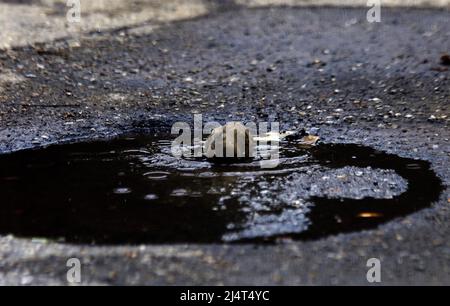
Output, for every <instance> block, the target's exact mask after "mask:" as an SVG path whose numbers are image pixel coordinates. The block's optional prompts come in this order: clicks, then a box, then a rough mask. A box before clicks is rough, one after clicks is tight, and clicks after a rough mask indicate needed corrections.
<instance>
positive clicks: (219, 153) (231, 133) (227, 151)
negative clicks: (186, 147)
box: [205, 122, 319, 160]
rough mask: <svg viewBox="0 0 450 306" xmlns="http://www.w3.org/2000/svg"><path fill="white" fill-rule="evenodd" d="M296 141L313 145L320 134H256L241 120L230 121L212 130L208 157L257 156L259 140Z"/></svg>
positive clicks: (206, 145) (207, 142)
mask: <svg viewBox="0 0 450 306" xmlns="http://www.w3.org/2000/svg"><path fill="white" fill-rule="evenodd" d="M283 139H285V140H287V141H296V142H297V144H298V145H299V146H303V147H311V146H314V145H316V144H317V142H318V141H319V137H318V136H314V135H309V134H308V133H306V132H305V131H304V130H300V131H297V132H293V131H287V132H284V133H278V132H269V133H266V134H264V135H263V136H255V135H254V134H253V133H252V131H251V130H250V129H249V128H248V127H246V126H244V125H243V124H242V123H240V122H228V123H227V124H225V125H224V126H220V127H217V128H215V129H213V130H212V132H211V134H210V135H209V136H208V138H207V139H206V142H205V153H206V154H205V155H206V157H207V158H211V159H219V160H224V159H225V158H226V159H229V160H235V159H249V158H253V157H255V150H256V144H257V143H258V142H261V141H264V142H273V141H276V142H279V141H281V140H283Z"/></svg>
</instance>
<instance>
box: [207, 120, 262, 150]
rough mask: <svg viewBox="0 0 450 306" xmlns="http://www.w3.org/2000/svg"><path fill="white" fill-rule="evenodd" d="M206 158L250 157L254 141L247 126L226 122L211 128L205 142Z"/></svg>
mask: <svg viewBox="0 0 450 306" xmlns="http://www.w3.org/2000/svg"><path fill="white" fill-rule="evenodd" d="M205 148H206V150H205V152H206V157H207V158H230V159H236V158H244V159H246V158H252V157H253V156H254V154H253V153H254V148H255V141H254V140H253V134H252V132H251V130H250V129H249V128H247V127H246V126H244V125H243V124H242V123H240V122H228V123H227V124H225V125H224V126H220V127H217V128H215V129H213V130H212V132H211V134H210V135H209V136H208V138H207V139H206V142H205Z"/></svg>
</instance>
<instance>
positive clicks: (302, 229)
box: [0, 136, 442, 244]
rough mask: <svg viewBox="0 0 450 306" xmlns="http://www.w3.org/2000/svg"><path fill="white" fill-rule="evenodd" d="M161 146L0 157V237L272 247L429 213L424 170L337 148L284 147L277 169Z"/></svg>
mask: <svg viewBox="0 0 450 306" xmlns="http://www.w3.org/2000/svg"><path fill="white" fill-rule="evenodd" d="M167 139H170V138H169V137H168V136H167V137H160V138H158V137H155V136H136V137H130V136H127V137H121V138H118V139H114V140H109V141H97V142H86V143H78V144H68V145H58V146H51V147H49V148H46V149H40V150H28V151H22V152H17V153H13V154H8V155H3V156H0V192H1V194H2V201H1V204H0V233H1V234H13V235H16V236H20V237H45V238H49V239H55V240H62V241H66V242H71V243H90V244H141V243H176V242H195V243H213V242H250V241H251V242H272V241H277V240H278V239H315V238H320V237H324V236H327V235H331V234H337V233H345V232H351V231H358V230H362V229H369V228H374V227H376V226H377V225H379V224H381V223H384V222H386V221H388V220H391V219H393V218H396V217H400V216H404V215H407V214H410V213H412V212H415V211H417V210H419V209H422V208H425V207H428V206H430V204H431V203H432V202H434V201H436V200H438V197H439V195H440V192H441V191H442V186H441V182H440V181H439V179H438V178H437V177H436V175H435V174H434V173H433V172H432V171H431V170H430V165H429V163H427V162H425V161H419V160H412V159H407V158H401V157H398V156H395V155H390V154H386V153H383V152H379V151H376V150H374V149H371V148H368V147H363V146H358V145H345V144H321V145H318V146H316V147H312V148H305V147H302V146H301V145H299V144H298V143H296V142H295V141H291V142H284V143H282V149H281V152H280V154H281V163H280V165H279V166H278V167H277V168H275V169H261V168H260V167H259V163H258V162H246V163H235V164H233V163H231V164H226V165H225V164H223V165H221V164H213V163H210V162H208V161H207V160H195V159H176V158H174V157H172V156H171V154H170V142H169V141H167Z"/></svg>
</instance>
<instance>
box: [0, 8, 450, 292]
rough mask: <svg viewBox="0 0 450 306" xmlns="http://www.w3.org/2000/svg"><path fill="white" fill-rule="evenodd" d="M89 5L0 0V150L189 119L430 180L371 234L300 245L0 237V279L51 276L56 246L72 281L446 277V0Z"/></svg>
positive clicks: (449, 110) (438, 281)
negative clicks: (77, 268) (371, 151)
mask: <svg viewBox="0 0 450 306" xmlns="http://www.w3.org/2000/svg"><path fill="white" fill-rule="evenodd" d="M100 2H101V1H99V2H95V1H94V2H93V3H94V4H93V5H91V6H89V5H88V6H87V7H86V14H85V15H83V11H82V18H83V19H82V20H83V21H82V23H81V24H80V25H78V26H76V27H75V28H73V27H72V28H71V27H70V26H68V25H67V24H65V22H64V20H65V18H64V16H65V9H66V8H65V6H64V3H63V2H62V1H32V0H29V1H12V0H8V1H4V0H3V1H2V0H0V12H1V13H0V17H1V18H0V25H1V26H2V31H1V33H0V47H1V48H2V49H1V51H0V152H2V153H8V152H12V151H17V150H21V149H26V148H36V147H39V146H46V145H49V144H54V143H62V142H71V141H75V140H82V139H94V138H105V137H113V136H115V135H119V134H121V133H123V132H125V131H130V130H137V129H141V130H142V131H143V132H148V131H167V130H168V129H169V128H170V126H171V124H172V123H173V122H175V121H178V120H184V121H188V122H192V118H193V114H195V113H201V114H203V115H204V117H205V118H206V119H214V120H218V121H221V122H225V121H231V120H234V121H236V120H243V121H256V120H264V121H268V120H276V121H279V122H280V123H281V125H282V127H283V128H284V129H289V128H299V127H303V128H306V129H314V130H315V131H317V134H318V135H319V136H320V137H321V139H322V141H324V142H338V143H357V144H364V145H368V146H371V147H374V148H377V149H380V150H383V151H386V152H389V153H395V154H397V155H399V156H403V157H410V158H417V159H422V160H427V161H429V162H430V163H431V165H432V168H433V170H434V171H435V172H436V174H437V175H438V176H439V178H440V179H441V180H442V184H443V186H444V191H443V193H442V194H441V197H440V200H439V201H437V202H436V203H433V205H432V207H430V208H428V209H424V210H422V211H419V212H417V213H414V214H412V215H408V216H405V217H402V218H398V219H395V220H393V221H390V222H388V223H386V224H384V225H381V226H379V227H378V228H377V229H374V230H367V231H361V232H357V233H351V234H340V235H336V236H331V237H328V238H324V239H320V240H315V241H306V242H301V241H288V242H285V243H279V244H276V245H257V244H243V245H227V244H176V245H142V246H133V247H131V246H126V245H124V246H120V247H118V246H115V247H108V246H102V247H97V246H88V245H70V244H57V243H53V242H49V241H46V240H43V239H23V238H19V237H13V236H1V237H0V284H1V285H49V284H56V285H65V284H67V281H66V272H67V267H66V261H67V259H69V258H71V257H77V258H79V259H80V260H81V262H82V265H83V268H82V277H83V278H82V284H86V285H91V284H112V285H115V284H131V285H133V284H148V285H221V284H225V285H302V284H307V285H316V284H322V285H367V284H368V283H367V281H366V272H367V268H366V262H367V260H368V259H369V258H372V257H376V258H379V259H380V260H381V264H382V284H383V285H388V284H389V285H419V284H428V285H449V284H450V241H449V238H448V237H449V236H450V222H449V221H450V209H449V207H450V206H449V205H450V188H449V182H450V167H449V164H450V143H449V138H450V129H449V125H450V104H449V98H450V86H449V85H450V81H449V68H450V66H449V64H448V61H447V60H446V58H447V57H446V55H447V56H448V54H449V53H450V39H449V38H450V14H449V11H448V8H449V3H448V1H436V2H433V1H430V2H429V3H428V4H429V5H428V6H426V7H422V8H418V7H414V8H408V7H406V8H405V7H383V8H382V20H381V22H380V23H368V22H367V21H366V12H367V8H364V7H336V6H331V5H329V6H317V5H315V6H308V4H311V3H309V2H308V1H286V2H283V1H273V2H271V1H250V2H249V3H245V2H244V1H192V3H188V4H186V2H185V1H184V2H183V3H181V2H182V1H164V2H163V1H161V2H159V1H130V3H129V4H128V5H124V4H121V3H120V2H115V1H112V2H111V3H110V4H109V5H108V9H107V10H105V9H103V6H101V4H100ZM331 2H332V1H331ZM393 2H395V1H393ZM83 3H84V2H83ZM95 3H97V4H98V7H97V6H96V4H95ZM127 3H128V2H127ZM325 4H330V3H325ZM425 4H427V3H424V5H425ZM433 4H435V5H433ZM82 7H83V6H82ZM9 15H11V16H9ZM14 16H16V18H14ZM18 16H21V17H23V18H25V20H23V22H21V23H18V22H17V19H18V18H17V17H18ZM83 16H84V17H83ZM3 29H6V31H4V30H3ZM206 119H205V120H206ZM168 222H170V220H168Z"/></svg>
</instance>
